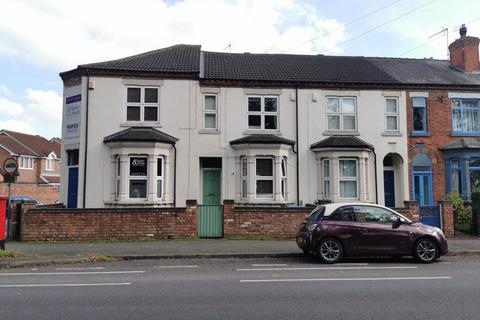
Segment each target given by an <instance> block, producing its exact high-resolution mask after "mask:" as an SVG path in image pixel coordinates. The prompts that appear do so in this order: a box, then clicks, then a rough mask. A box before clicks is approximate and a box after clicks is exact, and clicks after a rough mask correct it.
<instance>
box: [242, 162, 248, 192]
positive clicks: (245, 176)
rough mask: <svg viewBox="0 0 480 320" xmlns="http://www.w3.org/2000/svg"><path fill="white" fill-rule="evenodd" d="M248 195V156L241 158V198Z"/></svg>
mask: <svg viewBox="0 0 480 320" xmlns="http://www.w3.org/2000/svg"><path fill="white" fill-rule="evenodd" d="M247 196H248V158H247V157H241V158H240V198H242V199H245V198H247Z"/></svg>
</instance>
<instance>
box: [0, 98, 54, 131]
mask: <svg viewBox="0 0 480 320" xmlns="http://www.w3.org/2000/svg"><path fill="white" fill-rule="evenodd" d="M18 97H19V99H20V100H22V101H23V103H22V102H19V101H13V100H11V99H8V98H6V97H2V96H1V95H0V129H10V130H15V131H20V132H25V133H37V132H40V134H42V135H45V136H47V137H51V136H58V133H59V132H60V126H61V117H62V97H60V96H59V95H58V93H56V92H55V91H53V90H45V91H44V90H34V89H27V90H25V93H24V95H18Z"/></svg>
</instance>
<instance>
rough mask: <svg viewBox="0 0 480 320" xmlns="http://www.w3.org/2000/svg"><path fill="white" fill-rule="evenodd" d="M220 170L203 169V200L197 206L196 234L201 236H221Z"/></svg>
mask: <svg viewBox="0 0 480 320" xmlns="http://www.w3.org/2000/svg"><path fill="white" fill-rule="evenodd" d="M220 179H221V170H218V169H204V170H203V184H202V185H203V201H202V203H203V204H202V205H199V206H198V221H197V234H198V236H199V237H201V238H221V237H222V236H223V206H222V205H220V185H221V183H220V181H221V180H220Z"/></svg>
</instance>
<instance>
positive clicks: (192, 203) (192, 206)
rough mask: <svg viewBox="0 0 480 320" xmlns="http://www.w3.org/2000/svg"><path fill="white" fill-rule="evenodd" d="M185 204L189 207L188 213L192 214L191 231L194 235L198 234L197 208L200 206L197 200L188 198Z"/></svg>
mask: <svg viewBox="0 0 480 320" xmlns="http://www.w3.org/2000/svg"><path fill="white" fill-rule="evenodd" d="M185 205H186V207H187V210H186V213H187V215H191V221H190V226H191V230H190V233H191V234H192V235H196V234H197V208H198V207H197V200H186V201H185Z"/></svg>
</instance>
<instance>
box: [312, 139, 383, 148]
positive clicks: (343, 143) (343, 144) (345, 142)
mask: <svg viewBox="0 0 480 320" xmlns="http://www.w3.org/2000/svg"><path fill="white" fill-rule="evenodd" d="M319 148H362V149H364V148H365V149H372V150H373V149H374V148H373V146H372V145H371V144H370V143H368V142H365V141H363V140H362V139H359V138H357V137H354V136H331V137H328V138H326V139H324V140H321V141H319V142H316V143H314V144H312V145H311V146H310V149H319Z"/></svg>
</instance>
